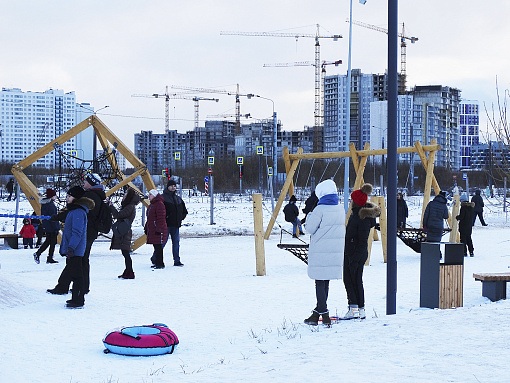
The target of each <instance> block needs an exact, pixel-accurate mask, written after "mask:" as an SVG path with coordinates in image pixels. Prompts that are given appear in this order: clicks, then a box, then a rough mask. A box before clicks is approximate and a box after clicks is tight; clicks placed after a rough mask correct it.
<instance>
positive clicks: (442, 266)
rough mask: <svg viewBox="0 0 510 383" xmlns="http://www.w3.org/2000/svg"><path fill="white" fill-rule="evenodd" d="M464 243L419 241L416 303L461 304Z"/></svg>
mask: <svg viewBox="0 0 510 383" xmlns="http://www.w3.org/2000/svg"><path fill="white" fill-rule="evenodd" d="M463 286H464V245H463V244H462V243H444V242H423V243H422V244H421V258H420V307H428V308H431V309H432V308H440V309H447V308H454V307H462V305H463Z"/></svg>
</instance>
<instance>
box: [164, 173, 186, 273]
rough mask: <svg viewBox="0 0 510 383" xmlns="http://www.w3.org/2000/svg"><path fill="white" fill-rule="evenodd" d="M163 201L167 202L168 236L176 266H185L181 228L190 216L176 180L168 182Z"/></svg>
mask: <svg viewBox="0 0 510 383" xmlns="http://www.w3.org/2000/svg"><path fill="white" fill-rule="evenodd" d="M163 199H164V201H165V209H166V225H167V226H168V235H169V237H170V239H171V241H172V256H173V259H174V266H184V263H182V262H181V257H180V254H179V249H180V236H179V228H180V227H181V225H182V221H183V220H184V219H185V218H186V216H187V215H188V210H187V209H186V204H185V203H184V201H183V200H182V198H181V197H179V196H178V195H177V183H176V182H175V180H173V179H170V180H168V183H167V185H166V189H165V190H164V191H163Z"/></svg>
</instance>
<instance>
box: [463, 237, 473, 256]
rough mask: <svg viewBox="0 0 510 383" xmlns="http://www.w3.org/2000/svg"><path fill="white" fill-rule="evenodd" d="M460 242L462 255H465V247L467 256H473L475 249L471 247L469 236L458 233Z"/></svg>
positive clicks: (471, 242)
mask: <svg viewBox="0 0 510 383" xmlns="http://www.w3.org/2000/svg"><path fill="white" fill-rule="evenodd" d="M460 242H461V243H463V244H464V255H466V254H467V252H466V246H467V248H468V250H469V254H473V251H474V250H475V249H474V247H473V239H472V238H471V234H466V233H463V232H460Z"/></svg>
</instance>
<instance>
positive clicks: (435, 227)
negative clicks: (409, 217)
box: [423, 191, 448, 242]
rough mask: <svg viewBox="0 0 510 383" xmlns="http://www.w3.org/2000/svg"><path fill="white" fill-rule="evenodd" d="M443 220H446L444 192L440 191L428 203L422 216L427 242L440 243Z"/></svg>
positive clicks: (446, 209) (446, 211)
mask: <svg viewBox="0 0 510 383" xmlns="http://www.w3.org/2000/svg"><path fill="white" fill-rule="evenodd" d="M445 219H448V207H447V206H446V192H445V191H441V192H439V194H438V195H436V196H435V197H434V199H433V200H432V201H430V202H429V203H428V205H427V207H426V208H425V213H424V214H423V230H424V231H425V232H426V233H427V242H441V238H442V237H443V229H444V220H445Z"/></svg>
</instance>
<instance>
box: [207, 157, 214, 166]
mask: <svg viewBox="0 0 510 383" xmlns="http://www.w3.org/2000/svg"><path fill="white" fill-rule="evenodd" d="M207 165H214V157H207Z"/></svg>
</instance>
